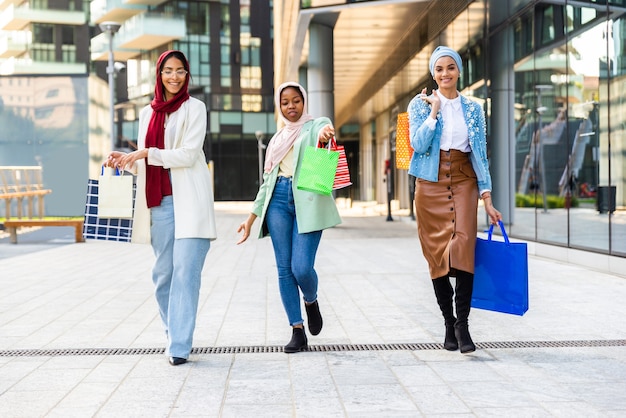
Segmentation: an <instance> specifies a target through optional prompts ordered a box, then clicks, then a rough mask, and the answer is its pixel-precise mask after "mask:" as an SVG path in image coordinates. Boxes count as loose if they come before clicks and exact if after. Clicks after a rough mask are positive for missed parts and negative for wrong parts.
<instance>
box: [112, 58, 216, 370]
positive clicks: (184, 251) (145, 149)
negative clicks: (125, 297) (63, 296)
mask: <svg viewBox="0 0 626 418" xmlns="http://www.w3.org/2000/svg"><path fill="white" fill-rule="evenodd" d="M188 86H189V63H188V62H187V58H186V57H185V55H184V54H183V53H182V52H180V51H166V52H164V53H163V54H161V56H160V57H159V60H158V61H157V65H156V85H155V88H154V99H153V100H152V102H151V103H150V104H149V105H148V106H146V107H145V108H144V109H142V111H141V113H140V114H139V132H138V137H137V145H138V149H137V151H133V152H130V153H123V152H118V151H113V152H112V153H111V154H110V155H109V157H108V159H107V161H106V165H107V166H109V167H118V168H122V169H127V170H130V171H133V172H136V173H137V197H136V200H135V212H134V216H133V233H132V241H133V242H136V243H139V242H142V243H147V242H150V243H151V244H152V248H153V251H154V254H155V256H156V262H155V264H154V267H153V269H152V281H153V282H154V285H155V295H156V300H157V303H158V305H159V313H160V315H161V319H162V321H163V325H164V326H165V333H166V335H167V340H168V341H167V352H166V354H167V356H168V357H169V362H170V364H172V365H173V366H176V365H179V364H183V363H185V362H186V361H187V359H188V358H189V354H190V352H191V346H192V340H193V332H194V329H195V324H196V313H197V310H198V297H199V293H200V282H201V274H202V268H203V266H204V261H205V258H206V255H207V253H208V251H209V247H210V242H211V240H213V239H215V238H216V233H215V219H214V211H213V187H212V182H211V175H210V172H209V169H208V166H207V163H206V158H205V155H204V151H203V144H204V138H205V135H206V123H207V113H206V106H205V105H204V103H203V102H201V101H200V100H198V99H196V98H193V97H190V96H189V93H188Z"/></svg>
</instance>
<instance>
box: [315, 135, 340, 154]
mask: <svg viewBox="0 0 626 418" xmlns="http://www.w3.org/2000/svg"><path fill="white" fill-rule="evenodd" d="M317 148H325V149H327V150H328V152H329V153H330V152H331V151H333V149H334V148H337V140H336V139H335V137H334V136H333V137H331V138H330V139H329V140H328V142H327V143H326V144H324V143H323V142H322V141H320V140H319V139H318V140H317Z"/></svg>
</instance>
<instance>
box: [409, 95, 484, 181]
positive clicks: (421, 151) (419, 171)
mask: <svg viewBox="0 0 626 418" xmlns="http://www.w3.org/2000/svg"><path fill="white" fill-rule="evenodd" d="M461 108H462V109H463V115H464V116H465V124H466V125H467V131H468V132H467V133H468V136H469V145H470V148H471V153H470V160H471V162H472V167H473V168H474V171H475V172H476V178H477V181H478V190H479V191H484V190H491V174H490V173H489V161H488V160H487V138H486V125H485V113H484V112H483V109H482V108H481V107H480V105H479V104H478V103H476V102H474V101H472V100H470V99H469V98H467V97H465V96H461ZM407 111H408V113H409V134H410V138H411V146H412V147H413V150H414V152H413V156H412V157H411V163H410V165H409V174H411V175H413V176H415V177H417V178H420V179H423V180H427V181H432V182H436V181H438V175H439V148H440V143H441V135H442V132H443V118H442V116H441V111H439V112H437V124H436V125H435V129H434V130H433V129H431V128H430V127H428V126H427V125H425V124H424V121H426V118H428V117H430V105H429V104H428V103H426V102H425V101H424V100H422V99H421V98H420V97H419V96H416V97H414V98H413V99H412V100H411V102H410V103H409V106H408V108H407Z"/></svg>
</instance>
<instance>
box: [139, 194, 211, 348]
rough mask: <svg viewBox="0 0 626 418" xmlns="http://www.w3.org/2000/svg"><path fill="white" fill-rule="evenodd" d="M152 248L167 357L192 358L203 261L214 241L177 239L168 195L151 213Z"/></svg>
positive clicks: (172, 205) (155, 284)
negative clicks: (190, 354)
mask: <svg viewBox="0 0 626 418" xmlns="http://www.w3.org/2000/svg"><path fill="white" fill-rule="evenodd" d="M150 215H151V219H152V220H151V225H150V233H151V236H152V249H153V251H154V255H155V256H156V262H155V263H154V267H153V268H152V281H153V282H154V286H155V295H156V300H157V303H158V305H159V313H160V314H161V320H162V321H163V325H164V326H165V332H166V334H167V339H168V345H167V355H168V356H171V357H181V358H189V353H190V352H191V344H192V340H193V331H194V329H195V327H196V314H197V312H198V298H199V295H200V282H201V274H202V267H203V266H204V260H205V259H206V255H207V253H208V252H209V247H210V245H211V241H209V239H205V238H184V239H175V238H174V230H175V228H174V202H173V199H172V196H166V197H164V198H163V201H162V202H161V206H157V207H153V208H151V210H150Z"/></svg>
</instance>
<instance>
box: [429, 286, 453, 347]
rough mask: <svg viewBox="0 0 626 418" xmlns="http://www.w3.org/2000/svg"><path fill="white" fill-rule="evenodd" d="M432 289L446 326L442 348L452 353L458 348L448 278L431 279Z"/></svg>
mask: <svg viewBox="0 0 626 418" xmlns="http://www.w3.org/2000/svg"><path fill="white" fill-rule="evenodd" d="M432 282H433V288H434V289H435V296H436V297H437V303H438V304H439V309H441V313H442V314H443V319H444V321H445V324H446V336H445V339H444V342H443V348H445V349H446V350H450V351H454V350H456V349H457V348H459V344H458V343H457V339H456V336H455V333H454V324H455V323H456V318H455V317H454V311H453V308H452V296H453V294H454V292H453V291H452V285H451V284H450V277H449V276H443V277H439V278H437V279H433V281H432Z"/></svg>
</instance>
